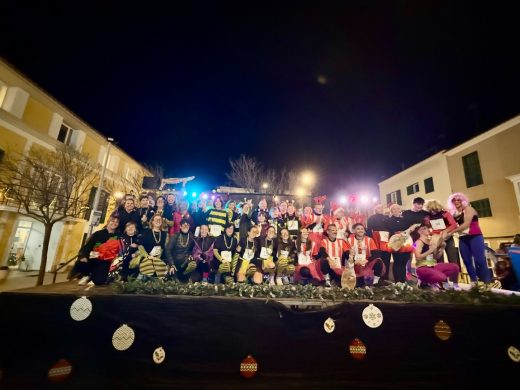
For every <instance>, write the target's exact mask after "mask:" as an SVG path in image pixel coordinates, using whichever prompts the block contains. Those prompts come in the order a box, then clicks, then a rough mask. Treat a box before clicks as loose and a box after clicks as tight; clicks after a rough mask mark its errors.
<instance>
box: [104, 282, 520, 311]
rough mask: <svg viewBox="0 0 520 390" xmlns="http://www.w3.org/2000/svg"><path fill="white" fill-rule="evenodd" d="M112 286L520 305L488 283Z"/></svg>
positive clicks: (152, 291)
mask: <svg viewBox="0 0 520 390" xmlns="http://www.w3.org/2000/svg"><path fill="white" fill-rule="evenodd" d="M112 288H113V290H114V291H115V292H117V293H120V294H144V295H188V296H199V297H200V296H202V297H208V296H223V297H244V298H264V299H287V298H291V299H298V300H300V301H302V302H306V301H309V300H320V301H327V302H329V303H331V302H335V303H339V302H341V301H351V300H355V301H359V300H372V301H394V302H418V303H453V304H507V305H520V296H517V295H504V294H497V293H494V292H491V291H490V290H489V289H486V288H484V287H474V288H473V289H471V290H469V291H454V290H445V291H429V290H421V289H418V288H417V287H412V286H410V285H408V284H406V283H395V284H389V285H386V286H382V287H376V288H356V289H354V290H346V289H341V288H339V287H332V288H327V289H326V288H323V287H315V286H312V285H305V286H304V285H289V286H269V285H267V284H263V285H259V286H258V285H250V284H238V283H230V284H219V285H214V284H207V285H205V284H202V283H180V282H177V281H167V282H165V281H162V280H152V281H147V282H142V281H139V280H131V281H128V282H125V283H123V282H114V283H113V284H112Z"/></svg>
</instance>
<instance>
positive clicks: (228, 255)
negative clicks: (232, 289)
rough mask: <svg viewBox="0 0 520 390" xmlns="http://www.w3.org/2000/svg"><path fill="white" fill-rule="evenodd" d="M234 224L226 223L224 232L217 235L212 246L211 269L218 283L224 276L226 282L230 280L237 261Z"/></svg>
mask: <svg viewBox="0 0 520 390" xmlns="http://www.w3.org/2000/svg"><path fill="white" fill-rule="evenodd" d="M234 230H235V229H234V225H233V224H232V223H228V224H227V225H226V228H225V229H224V234H222V235H220V236H218V237H217V239H216V240H215V246H214V247H213V255H214V257H213V262H212V263H211V269H212V271H213V272H214V273H215V284H219V283H220V282H221V280H222V277H224V280H225V281H226V282H230V281H232V280H233V279H232V276H231V275H232V272H233V271H234V269H235V268H236V265H237V261H238V253H237V246H238V241H237V239H236V238H235V237H234Z"/></svg>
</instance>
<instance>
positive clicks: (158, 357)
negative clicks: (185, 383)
mask: <svg viewBox="0 0 520 390" xmlns="http://www.w3.org/2000/svg"><path fill="white" fill-rule="evenodd" d="M152 357H153V361H154V363H155V364H161V363H162V362H164V359H166V351H165V350H164V348H163V347H157V348H156V349H155V350H154V351H153V356H152Z"/></svg>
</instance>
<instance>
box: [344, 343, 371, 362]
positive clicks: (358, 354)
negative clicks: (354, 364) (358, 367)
mask: <svg viewBox="0 0 520 390" xmlns="http://www.w3.org/2000/svg"><path fill="white" fill-rule="evenodd" d="M348 350H349V352H350V355H351V356H352V357H353V358H354V359H356V360H363V359H364V358H365V356H366V354H367V347H366V346H365V344H364V343H363V342H362V341H361V340H360V339H358V338H355V339H354V340H352V341H351V342H350V345H349V346H348Z"/></svg>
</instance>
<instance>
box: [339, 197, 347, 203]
mask: <svg viewBox="0 0 520 390" xmlns="http://www.w3.org/2000/svg"><path fill="white" fill-rule="evenodd" d="M339 203H341V204H347V197H346V196H340V198H339Z"/></svg>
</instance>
